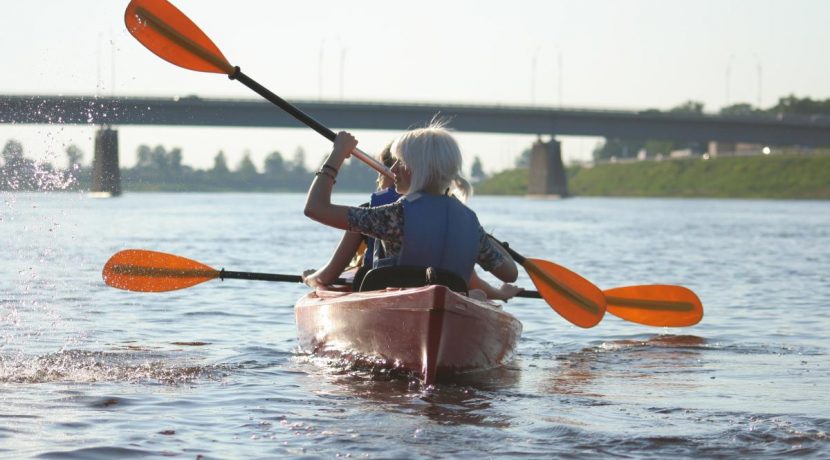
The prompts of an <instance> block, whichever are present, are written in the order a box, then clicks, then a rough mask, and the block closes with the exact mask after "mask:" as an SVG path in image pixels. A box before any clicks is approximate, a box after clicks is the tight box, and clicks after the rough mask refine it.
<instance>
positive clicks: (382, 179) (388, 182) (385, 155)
mask: <svg viewBox="0 0 830 460" xmlns="http://www.w3.org/2000/svg"><path fill="white" fill-rule="evenodd" d="M377 160H378V161H380V162H381V163H383V165H384V166H386V167H387V168H390V169H391V168H392V165H393V164H395V157H394V156H392V141H390V142H389V143H388V144H386V146H385V147H383V150H381V152H380V153H379V154H378V156H377ZM377 185H378V190H383V189H385V188H389V187H391V186H393V185H395V183H394V181H392V179H390V178H389V177H388V176H386V175H384V174H380V173H378V180H377Z"/></svg>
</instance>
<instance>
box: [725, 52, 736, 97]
mask: <svg viewBox="0 0 830 460" xmlns="http://www.w3.org/2000/svg"><path fill="white" fill-rule="evenodd" d="M734 60H735V55H734V54H730V55H729V61H727V63H726V106H727V107H729V84H730V80H731V77H732V62H733V61H734Z"/></svg>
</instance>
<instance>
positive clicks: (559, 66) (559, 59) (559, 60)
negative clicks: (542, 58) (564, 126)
mask: <svg viewBox="0 0 830 460" xmlns="http://www.w3.org/2000/svg"><path fill="white" fill-rule="evenodd" d="M556 68H557V72H558V75H557V79H556V80H557V82H556V83H557V85H558V88H557V92H558V93H559V108H560V109H561V108H562V49H561V48H559V45H556Z"/></svg>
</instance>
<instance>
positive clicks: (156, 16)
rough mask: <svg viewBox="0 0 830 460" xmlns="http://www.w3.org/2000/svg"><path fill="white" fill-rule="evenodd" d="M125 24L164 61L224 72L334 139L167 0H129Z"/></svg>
mask: <svg viewBox="0 0 830 460" xmlns="http://www.w3.org/2000/svg"><path fill="white" fill-rule="evenodd" d="M124 23H125V24H126V26H127V30H128V31H129V32H130V33H131V34H132V35H133V37H135V38H136V39H137V40H138V41H139V42H141V44H142V45H144V46H146V47H147V49H149V50H150V51H152V52H153V53H155V54H156V55H157V56H159V57H160V58H162V59H164V60H165V61H168V62H170V63H173V64H176V65H177V66H179V67H184V68H185V69H190V70H196V71H199V72H212V73H220V74H225V75H227V76H228V77H229V78H230V79H231V80H237V81H239V82H240V83H242V84H243V85H245V86H247V87H248V88H250V89H252V90H254V91H255V92H256V93H257V94H259V95H260V96H262V97H264V98H265V99H267V100H268V101H270V102H271V103H273V104H274V105H276V106H277V107H279V108H281V109H283V110H284V111H286V112H288V114H290V115H291V116H293V117H294V118H296V119H297V120H299V121H301V122H303V123H304V124H305V125H306V126H308V127H309V128H311V129H313V130H315V131H317V132H318V133H320V134H322V135H323V137H325V138H326V139H328V140H330V141H332V142H334V138H335V137H336V135H335V134H334V131H332V130H330V129H328V128H326V127H325V126H323V125H322V124H321V123H320V122H318V121H317V120H315V119H314V118H311V117H310V116H309V115H308V114H306V113H305V112H303V111H302V110H300V109H298V108H297V107H294V106H293V105H291V104H290V103H289V102H287V101H286V100H284V99H282V98H281V97H279V96H277V95H276V94H274V93H272V92H271V91H269V90H268V89H267V88H265V87H264V86H262V85H260V84H259V83H257V82H255V81H254V80H253V79H251V78H250V77H248V76H247V75H245V74H244V73H242V71H241V70H240V69H239V67H235V66H232V65H231V64H230V63H229V62H228V60H227V59H225V56H224V55H223V54H222V52H221V51H219V48H218V47H217V46H216V45H215V44H214V43H213V41H211V39H210V38H208V36H207V35H205V33H204V32H202V30H201V29H199V27H198V26H197V25H196V24H194V23H193V21H191V20H190V19H189V18H188V17H187V16H185V15H184V13H182V12H181V11H179V9H178V8H176V7H175V6H173V5H172V4H171V3H170V2H168V1H167V0H132V1H131V2H130V4H129V5H127V10H126V11H125V12H124ZM352 154H353V155H354V156H356V157H357V158H358V159H359V160H361V161H363V162H364V163H366V164H367V165H369V166H371V167H372V168H373V169H375V170H376V171H377V172H379V173H381V174H384V175H386V176H388V177H389V178H394V176H393V175H392V172H391V171H389V168H387V167H386V166H385V165H384V164H383V163H381V162H379V161H377V160H375V159H374V158H372V157H370V156H369V155H367V154H366V153H364V152H363V151H361V150H360V149H358V148H355V149H354V151H353V152H352Z"/></svg>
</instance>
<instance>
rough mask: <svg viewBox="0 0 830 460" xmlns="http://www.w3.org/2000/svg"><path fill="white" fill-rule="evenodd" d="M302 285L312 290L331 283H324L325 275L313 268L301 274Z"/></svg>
mask: <svg viewBox="0 0 830 460" xmlns="http://www.w3.org/2000/svg"><path fill="white" fill-rule="evenodd" d="M303 283H305V284H306V286H308V287H311V288H314V289H321V288H324V287H326V286H329V285H330V284H331V282H328V283H327V282H326V281H325V273H324V271H323V269H320V270H315V269H313V268H310V269H308V270H306V271H304V272H303Z"/></svg>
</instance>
